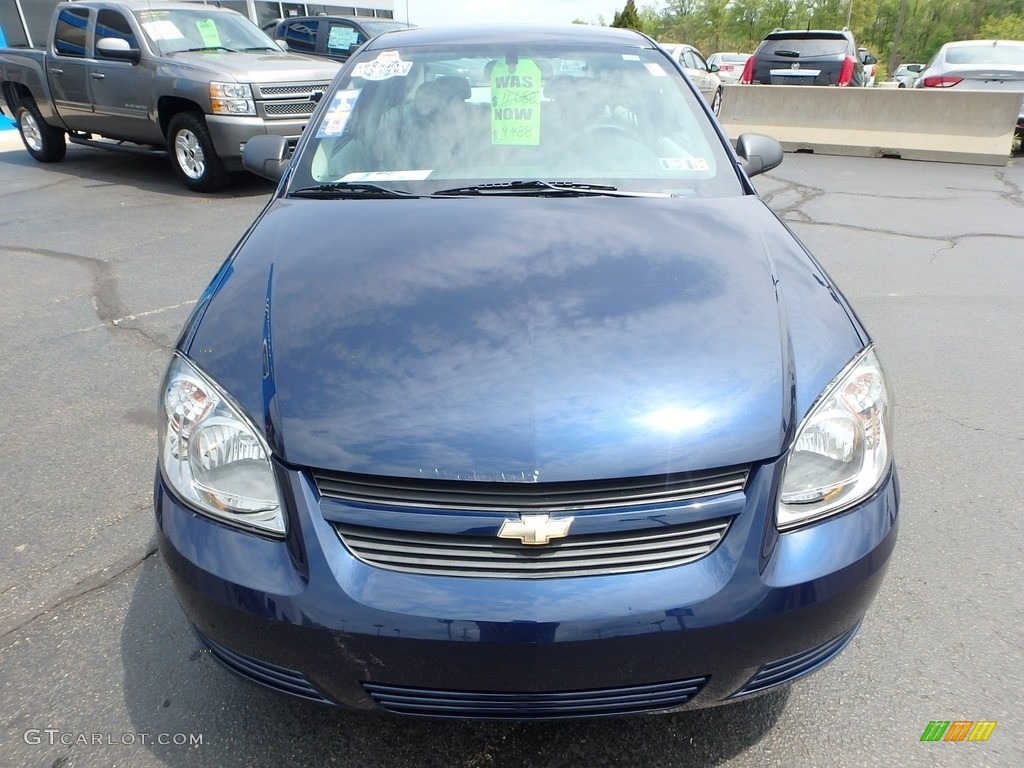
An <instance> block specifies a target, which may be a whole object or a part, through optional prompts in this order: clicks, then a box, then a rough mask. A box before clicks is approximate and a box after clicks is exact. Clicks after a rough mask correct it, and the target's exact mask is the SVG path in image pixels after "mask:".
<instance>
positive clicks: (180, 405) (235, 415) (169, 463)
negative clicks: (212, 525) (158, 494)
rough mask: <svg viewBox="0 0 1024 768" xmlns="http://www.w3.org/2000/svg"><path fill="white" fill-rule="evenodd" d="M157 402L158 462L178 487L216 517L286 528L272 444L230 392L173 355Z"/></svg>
mask: <svg viewBox="0 0 1024 768" xmlns="http://www.w3.org/2000/svg"><path fill="white" fill-rule="evenodd" d="M160 406H161V414H160V419H161V423H160V465H161V467H163V471H164V477H165V478H166V479H167V482H168V483H169V484H170V486H171V487H172V488H173V489H174V491H175V492H176V493H177V494H178V495H179V496H180V497H181V498H182V499H183V500H185V501H186V502H188V503H189V504H190V505H191V506H193V507H195V508H196V509H197V510H199V511H200V512H204V513H206V514H208V515H211V516H212V517H216V518H218V519H219V520H224V521H226V522H229V523H234V524H235V525H241V526H244V527H247V528H256V529H258V530H261V531H268V532H270V533H276V534H283V533H284V532H285V524H284V512H283V510H282V508H281V500H280V495H279V494H278V491H277V482H276V480H275V479H274V470H273V469H272V468H271V466H270V449H269V448H268V447H267V444H266V442H265V441H264V440H263V437H262V436H261V435H260V434H259V432H258V431H257V430H256V429H255V428H253V426H252V424H250V423H249V420H248V419H247V418H246V417H245V416H244V415H243V414H242V412H241V410H240V409H239V408H238V407H237V406H236V405H234V404H233V403H232V402H231V401H230V399H229V398H228V396H227V395H226V394H225V393H224V392H223V391H222V390H221V389H220V388H219V387H218V386H217V385H216V384H214V383H213V381H212V380H210V379H209V378H207V377H206V376H205V375H203V374H202V373H200V372H199V371H198V370H197V369H196V368H195V367H193V366H192V365H191V364H190V363H189V362H188V361H187V360H185V359H184V358H183V357H180V356H178V355H175V356H174V359H173V360H172V361H171V365H170V368H169V369H168V371H167V376H166V378H165V379H164V387H163V391H162V393H161V401H160Z"/></svg>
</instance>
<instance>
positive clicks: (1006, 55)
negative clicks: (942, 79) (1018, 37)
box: [946, 43, 1024, 66]
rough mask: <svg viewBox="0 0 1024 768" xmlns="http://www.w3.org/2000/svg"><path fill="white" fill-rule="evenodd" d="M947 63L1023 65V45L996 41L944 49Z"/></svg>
mask: <svg viewBox="0 0 1024 768" xmlns="http://www.w3.org/2000/svg"><path fill="white" fill-rule="evenodd" d="M946 62H947V63H948V64H1011V65H1016V66H1024V45H1022V44H1020V43H1017V44H1014V43H998V44H996V45H993V44H992V43H988V44H987V45H963V46H958V47H955V48H950V49H949V50H948V51H946Z"/></svg>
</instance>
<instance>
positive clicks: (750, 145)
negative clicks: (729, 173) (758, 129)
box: [736, 133, 782, 176]
mask: <svg viewBox="0 0 1024 768" xmlns="http://www.w3.org/2000/svg"><path fill="white" fill-rule="evenodd" d="M736 154H737V155H739V157H740V161H741V162H742V164H743V169H744V170H745V171H746V172H747V176H757V174H759V173H764V172H765V171H770V170H771V169H772V168H774V167H775V166H777V165H778V164H779V163H781V162H782V145H781V144H779V142H778V141H777V140H776V139H773V138H772V137H771V136H762V135H761V134H759V133H744V134H743V135H742V136H740V137H739V138H738V139H737V140H736Z"/></svg>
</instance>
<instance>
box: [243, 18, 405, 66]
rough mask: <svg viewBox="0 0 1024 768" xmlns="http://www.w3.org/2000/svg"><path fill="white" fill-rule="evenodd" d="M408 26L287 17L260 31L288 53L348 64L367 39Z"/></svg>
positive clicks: (363, 20) (367, 20) (364, 20)
mask: <svg viewBox="0 0 1024 768" xmlns="http://www.w3.org/2000/svg"><path fill="white" fill-rule="evenodd" d="M409 26H410V25H409V24H406V23H405V22H404V21H398V20H396V19H377V18H367V17H364V16H290V17H288V18H287V19H278V20H277V21H274V22H271V23H270V24H267V25H266V26H264V27H263V31H264V32H266V33H267V34H268V35H270V36H271V37H272V38H274V39H275V40H284V41H285V42H286V43H287V44H288V50H289V51H294V52H296V53H306V54H310V55H313V56H326V57H327V58H329V59H334V60H335V61H348V57H349V56H351V55H352V54H353V53H354V52H355V51H356V49H357V48H359V46H361V45H362V44H363V43H365V42H366V41H367V40H369V39H370V38H373V37H376V36H377V35H379V34H381V33H383V32H391V31H392V30H395V29H406V28H407V27H409Z"/></svg>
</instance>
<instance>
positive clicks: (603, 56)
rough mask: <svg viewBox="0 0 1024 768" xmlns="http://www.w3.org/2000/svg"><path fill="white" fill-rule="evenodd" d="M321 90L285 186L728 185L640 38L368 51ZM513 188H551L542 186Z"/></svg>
mask: <svg viewBox="0 0 1024 768" xmlns="http://www.w3.org/2000/svg"><path fill="white" fill-rule="evenodd" d="M496 45H497V44H496ZM574 45H576V46H578V44H574ZM324 101H325V102H326V103H325V104H324V106H323V108H322V109H321V111H320V112H319V113H318V114H317V115H315V116H314V117H313V119H312V121H311V122H310V128H309V129H307V130H310V131H312V134H313V135H312V136H311V137H310V139H309V141H308V142H306V143H304V145H303V148H302V150H301V153H300V156H299V157H298V158H297V159H296V162H295V169H294V172H293V174H292V178H291V180H290V183H289V191H291V192H294V191H296V190H300V189H302V190H306V191H308V189H309V188H310V187H316V186H318V185H320V186H322V185H327V184H333V185H335V186H340V185H343V184H364V185H365V184H375V185H379V186H384V187H386V188H387V189H389V190H399V191H403V192H410V193H413V194H419V195H426V194H434V193H436V192H441V191H446V192H449V191H451V190H456V189H458V190H460V191H461V190H462V189H463V188H465V187H468V186H478V185H486V184H504V185H505V186H506V187H508V186H509V185H510V183H511V182H537V181H543V182H558V183H561V184H563V185H564V184H565V183H571V184H573V185H584V184H589V185H605V186H606V187H610V188H612V189H614V190H615V191H627V192H637V193H653V194H664V195H679V196H686V197H691V196H701V197H713V196H725V195H736V194H741V187H740V183H739V179H738V176H737V174H736V171H735V170H734V169H733V167H732V165H731V163H730V160H729V157H728V155H727V154H726V150H725V148H724V146H723V145H722V142H721V140H720V139H719V137H718V135H717V134H716V133H715V131H714V129H713V127H712V124H711V122H710V120H709V118H708V117H707V115H706V113H705V111H704V109H703V108H702V106H701V104H700V102H699V101H698V97H696V96H694V94H693V93H692V92H691V91H690V90H689V88H688V87H687V85H686V83H685V81H684V80H683V76H682V75H681V74H680V73H679V72H678V71H677V70H676V69H675V68H674V66H673V64H672V63H671V61H670V60H669V59H668V58H667V57H666V56H665V55H664V54H663V53H662V52H661V51H658V50H656V49H653V48H651V49H638V48H622V49H619V48H618V47H612V46H608V45H602V46H600V47H592V48H579V47H573V48H567V47H559V46H557V45H554V44H549V45H529V46H527V45H514V46H509V45H508V44H502V45H501V46H500V47H495V46H483V45H481V44H476V45H465V46H445V47H443V48H442V47H440V46H429V47H428V46H422V47H412V48H405V49H402V48H388V49H385V50H380V49H377V50H368V51H363V52H362V54H360V56H359V57H357V58H355V59H353V61H352V62H350V65H349V66H348V67H347V68H346V69H345V74H343V76H342V77H341V79H340V80H339V81H337V84H336V86H334V87H332V89H331V90H330V91H329V92H328V93H327V94H325V97H324ZM514 186H515V190H516V191H517V192H518V193H524V194H527V193H536V194H554V191H553V190H551V189H550V188H549V187H544V186H543V185H537V184H534V185H533V186H532V187H527V186H524V185H514ZM506 191H509V190H506ZM561 191H562V193H565V194H570V193H571V192H570V191H569V190H566V189H563V190H561Z"/></svg>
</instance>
